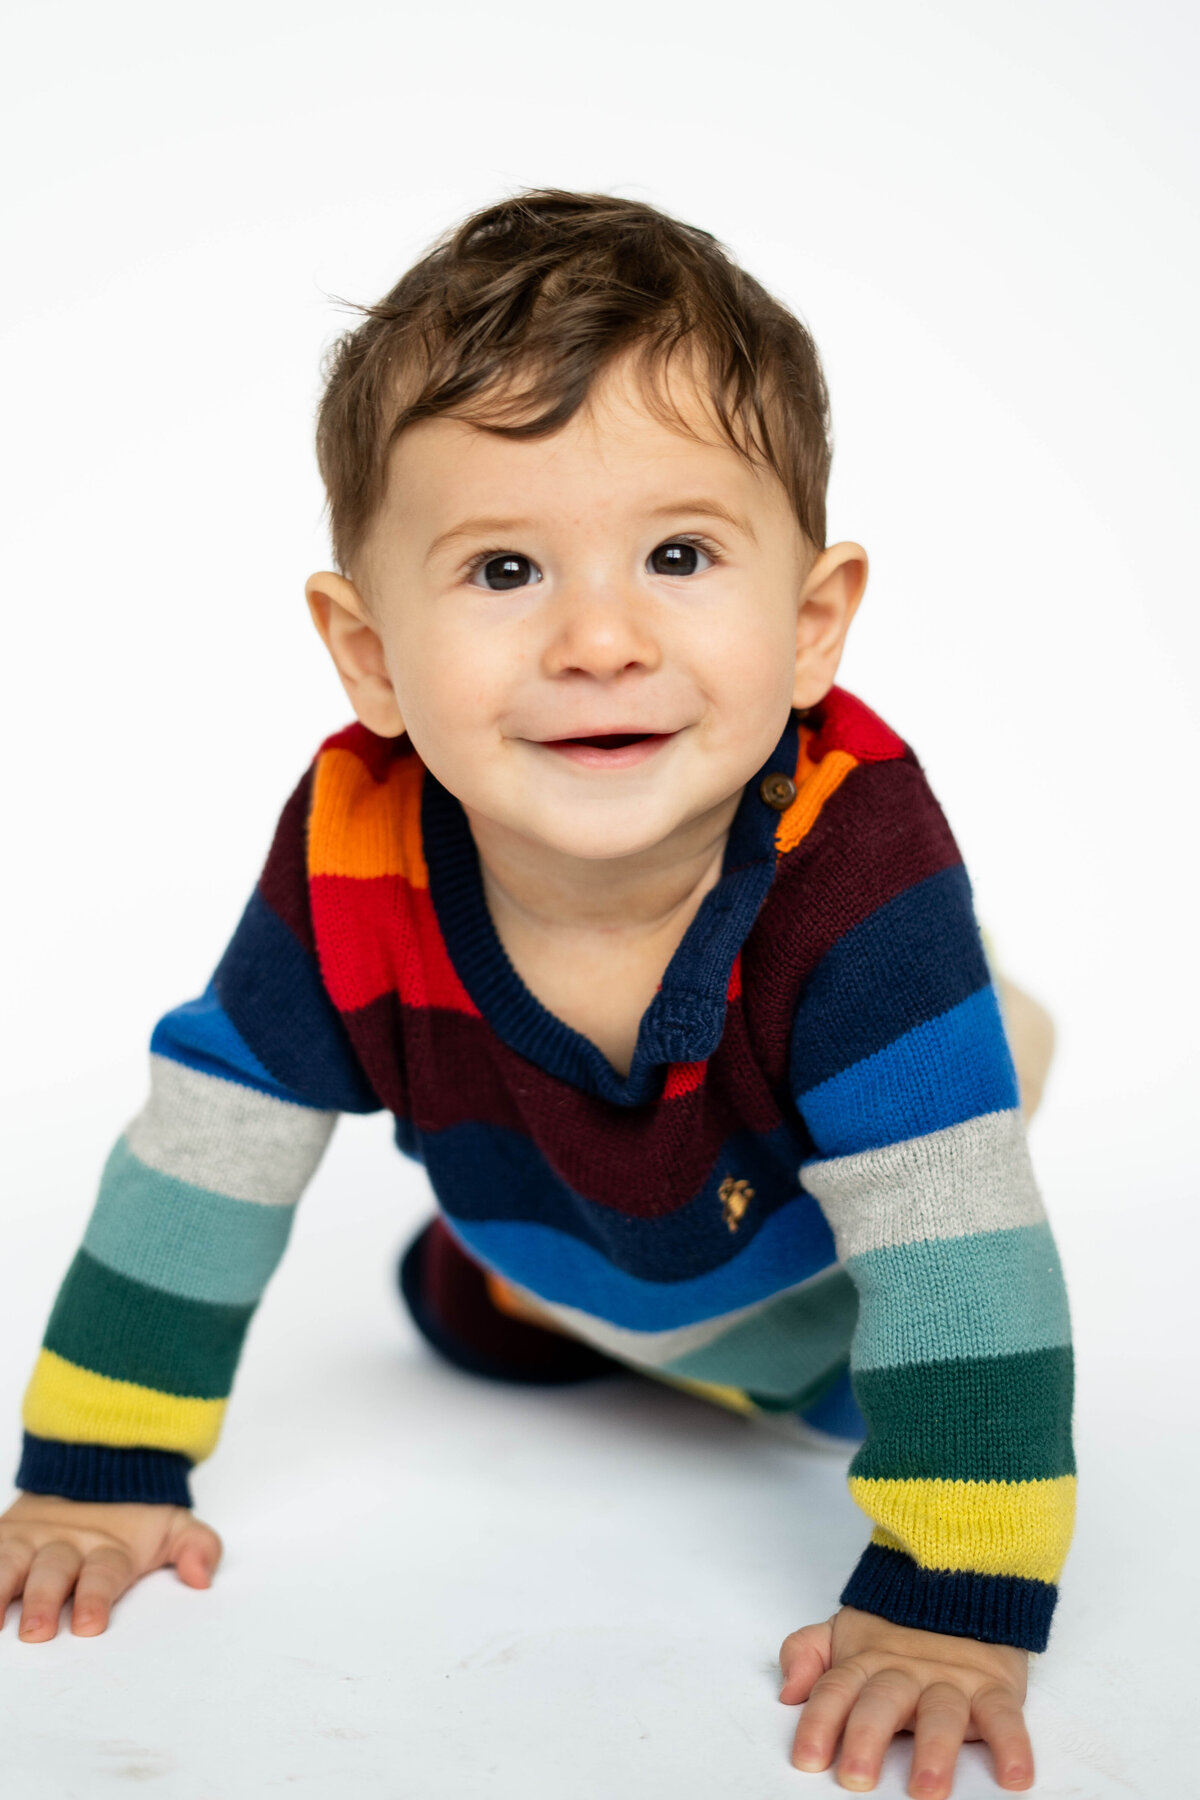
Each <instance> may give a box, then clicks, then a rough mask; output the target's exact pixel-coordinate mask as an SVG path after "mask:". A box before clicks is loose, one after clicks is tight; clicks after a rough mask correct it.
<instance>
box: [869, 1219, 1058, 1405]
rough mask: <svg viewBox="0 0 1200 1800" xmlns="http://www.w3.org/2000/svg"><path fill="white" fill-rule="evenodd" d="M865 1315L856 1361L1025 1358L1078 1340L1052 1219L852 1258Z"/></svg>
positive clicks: (882, 1364)
mask: <svg viewBox="0 0 1200 1800" xmlns="http://www.w3.org/2000/svg"><path fill="white" fill-rule="evenodd" d="M846 1266H847V1268H848V1269H849V1270H850V1273H851V1274H852V1275H853V1277H854V1280H855V1283H856V1284H857V1287H858V1297H859V1306H860V1309H861V1323H860V1325H859V1329H858V1335H857V1337H856V1338H855V1342H854V1352H853V1367H854V1372H855V1374H856V1375H857V1373H858V1371H859V1370H860V1369H885V1368H893V1367H895V1366H896V1365H897V1364H898V1363H916V1362H946V1361H949V1360H950V1359H951V1358H952V1357H968V1358H974V1357H985V1356H1017V1355H1020V1354H1021V1353H1022V1352H1023V1351H1027V1350H1050V1349H1054V1348H1057V1347H1058V1346H1060V1345H1062V1344H1067V1343H1069V1342H1070V1341H1071V1325H1070V1320H1069V1318H1068V1316H1067V1296H1066V1290H1065V1288H1064V1287H1063V1279H1062V1269H1061V1267H1060V1265H1059V1260H1058V1251H1057V1250H1056V1248H1055V1245H1054V1239H1053V1238H1052V1237H1051V1235H1050V1227H1049V1225H1047V1224H1041V1225H1022V1226H1020V1227H1018V1228H1017V1229H1016V1230H1014V1231H986V1232H979V1233H976V1234H975V1235H974V1236H972V1237H961V1238H941V1239H938V1240H936V1241H934V1242H923V1243H916V1244H898V1245H896V1246H894V1247H892V1248H889V1249H886V1250H869V1251H867V1252H866V1254H865V1255H863V1256H852V1257H851V1258H850V1259H849V1261H848V1263H847V1265H846Z"/></svg>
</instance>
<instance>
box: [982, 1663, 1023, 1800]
mask: <svg viewBox="0 0 1200 1800" xmlns="http://www.w3.org/2000/svg"><path fill="white" fill-rule="evenodd" d="M971 1711H972V1712H973V1714H974V1716H975V1724H976V1727H977V1729H978V1731H979V1735H980V1737H981V1738H983V1739H984V1740H985V1741H986V1742H987V1743H988V1744H990V1745H991V1749H992V1755H993V1756H994V1757H995V1759H996V1780H997V1781H998V1782H999V1783H1000V1786H1001V1787H1006V1788H1027V1787H1030V1786H1031V1785H1032V1783H1033V1745H1032V1744H1031V1743H1030V1742H1029V1733H1028V1732H1027V1731H1026V1729H1025V1717H1024V1714H1023V1713H1022V1711H1021V1704H1020V1701H1019V1700H1018V1699H1017V1697H1016V1695H1015V1694H1013V1693H1012V1692H1011V1691H1010V1689H1008V1688H1004V1687H986V1688H982V1689H981V1690H980V1691H979V1693H977V1694H976V1696H975V1699H974V1701H973V1702H972V1706H971Z"/></svg>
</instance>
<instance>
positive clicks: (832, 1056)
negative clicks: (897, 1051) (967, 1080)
mask: <svg viewBox="0 0 1200 1800" xmlns="http://www.w3.org/2000/svg"><path fill="white" fill-rule="evenodd" d="M990 979H991V976H990V973H989V970H988V966H987V958H986V957H985V955H984V952H983V943H982V941H981V939H980V936H979V927H978V926H977V924H976V923H975V912H974V908H973V907H972V904H971V887H970V883H969V881H968V880H967V872H966V870H965V869H964V868H963V866H962V864H961V863H959V864H957V865H956V866H954V867H952V868H949V869H943V870H941V871H940V872H939V873H938V874H937V875H931V876H930V877H929V878H928V880H926V881H922V882H920V883H919V884H918V885H917V886H916V887H912V888H909V889H908V890H907V891H906V892H905V893H903V894H900V895H898V897H897V898H896V899H895V900H890V901H888V902H887V904H886V905H885V906H881V907H879V908H878V910H877V911H876V912H873V913H872V914H871V916H870V917H869V918H867V919H864V920H863V922H862V924H861V925H856V926H854V927H853V928H852V929H851V930H850V931H848V932H847V933H846V935H845V937H843V938H841V939H839V941H838V942H837V943H836V944H835V945H834V946H833V948H832V950H830V951H829V953H828V954H827V955H826V956H825V957H824V958H823V959H822V961H821V963H820V964H819V965H818V967H817V968H816V969H815V970H814V971H813V975H812V979H811V980H810V982H809V984H808V987H807V989H806V990H805V993H804V996H803V1000H802V1003H801V1006H800V1009H799V1011H798V1013H797V1016H796V1023H795V1028H794V1030H793V1033H792V1045H791V1081H792V1092H793V1093H794V1094H802V1093H804V1092H806V1091H807V1090H808V1089H809V1088H813V1087H816V1086H817V1085H818V1084H819V1083H820V1082H822V1081H828V1080H829V1078H830V1076H832V1075H838V1074H840V1073H841V1072H842V1070H843V1069H848V1068H850V1067H851V1065H852V1064H854V1063H856V1062H861V1061H862V1059H863V1058H864V1057H867V1056H872V1055H874V1053H875V1052H876V1051H877V1050H882V1049H883V1048H884V1046H885V1045H887V1044H890V1043H892V1042H893V1041H894V1040H895V1039H896V1038H898V1037H902V1036H903V1035H904V1033H905V1032H907V1031H911V1030H912V1029H913V1027H914V1026H917V1025H923V1024H925V1023H926V1021H928V1020H930V1019H933V1018H936V1017H937V1016H938V1015H939V1014H941V1013H945V1012H949V1011H950V1009H951V1008H952V1007H955V1006H958V1005H959V1004H960V1003H961V1002H962V1001H963V1000H966V999H968V998H969V997H970V996H971V995H972V994H974V993H976V992H977V991H978V990H979V989H980V988H982V987H986V986H987V984H988V982H989V981H990Z"/></svg>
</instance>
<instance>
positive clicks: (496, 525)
mask: <svg viewBox="0 0 1200 1800" xmlns="http://www.w3.org/2000/svg"><path fill="white" fill-rule="evenodd" d="M689 514H690V515H691V516H692V517H693V518H695V517H696V516H697V515H699V516H700V517H702V518H708V519H723V520H724V521H725V523H726V524H727V525H732V526H733V528H734V530H735V531H741V532H744V533H745V535H746V536H747V537H748V538H750V539H751V540H752V541H753V542H755V543H757V542H758V539H757V537H756V536H755V532H754V527H753V526H752V525H751V524H750V521H749V520H748V519H744V518H742V517H741V516H740V515H739V514H738V513H733V512H730V510H729V508H728V507H727V506H723V505H722V504H721V502H720V501H719V500H711V499H704V498H702V499H699V500H666V501H664V502H663V504H662V505H661V506H655V507H652V508H651V509H650V511H649V512H648V513H647V514H646V517H647V518H650V519H670V518H681V517H684V516H685V515H689ZM532 524H533V521H532V520H531V519H507V518H506V519H501V518H479V519H463V520H462V521H461V522H460V523H459V524H457V525H451V526H450V528H449V530H448V531H443V532H440V533H439V534H438V536H437V537H435V538H434V540H433V542H432V544H430V546H429V548H428V550H427V551H426V552H425V561H426V562H431V561H432V560H433V558H434V557H435V556H436V555H437V554H438V552H439V551H440V550H445V549H447V548H448V547H449V546H450V545H451V544H454V543H457V542H458V541H459V539H461V538H481V537H483V538H492V539H493V540H498V539H503V538H516V537H519V536H520V534H521V533H522V532H524V531H528V530H530V529H531V527H532Z"/></svg>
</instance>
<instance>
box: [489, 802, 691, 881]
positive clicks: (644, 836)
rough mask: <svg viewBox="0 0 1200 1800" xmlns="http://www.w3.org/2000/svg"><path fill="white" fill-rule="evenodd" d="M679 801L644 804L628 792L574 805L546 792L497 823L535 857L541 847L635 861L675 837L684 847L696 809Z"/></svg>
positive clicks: (591, 858) (590, 859)
mask: <svg viewBox="0 0 1200 1800" xmlns="http://www.w3.org/2000/svg"><path fill="white" fill-rule="evenodd" d="M699 811H703V808H697V809H696V810H695V811H689V810H688V809H687V808H686V807H683V806H681V805H680V803H679V800H678V797H675V798H674V799H673V801H672V803H671V804H670V805H669V806H664V805H663V804H662V801H661V799H659V800H658V802H657V804H656V803H655V802H654V801H653V800H648V801H646V802H643V803H642V804H638V803H637V802H636V801H632V802H631V800H630V799H629V797H628V796H626V797H624V798H622V797H618V796H617V795H615V794H614V795H611V796H608V797H601V796H590V797H586V798H581V799H580V800H579V801H578V802H577V803H575V804H566V805H560V804H555V803H553V802H552V801H550V800H549V799H548V797H547V796H544V795H543V796H542V797H541V798H540V800H539V801H538V802H537V803H533V804H530V805H527V806H524V807H520V808H517V809H514V811H513V812H512V813H511V814H508V815H507V816H505V817H501V818H496V817H495V815H493V820H492V822H493V824H494V825H495V826H498V827H500V828H501V829H506V830H508V831H511V832H512V833H514V834H515V835H516V836H518V837H520V838H522V839H523V840H524V841H525V842H527V843H528V844H529V845H530V849H531V851H532V853H533V854H534V855H535V856H536V854H537V853H538V851H539V850H541V851H544V852H546V853H547V854H549V855H552V856H556V857H564V858H569V859H571V860H572V861H577V862H584V863H592V864H597V865H599V864H604V863H617V862H636V861H637V860H638V859H639V858H646V859H647V860H655V859H656V858H657V857H658V856H659V855H661V852H662V851H663V849H664V848H665V847H667V846H668V845H669V844H670V843H671V841H672V840H673V839H678V840H679V842H680V848H681V849H683V848H684V839H685V837H686V836H688V835H690V833H689V827H690V826H692V825H693V824H694V822H695V819H696V816H697V812H699Z"/></svg>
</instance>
